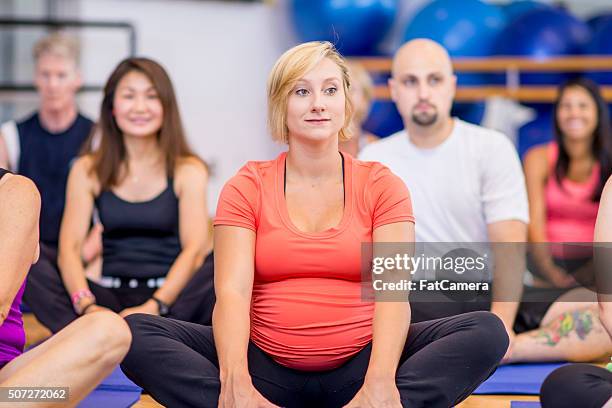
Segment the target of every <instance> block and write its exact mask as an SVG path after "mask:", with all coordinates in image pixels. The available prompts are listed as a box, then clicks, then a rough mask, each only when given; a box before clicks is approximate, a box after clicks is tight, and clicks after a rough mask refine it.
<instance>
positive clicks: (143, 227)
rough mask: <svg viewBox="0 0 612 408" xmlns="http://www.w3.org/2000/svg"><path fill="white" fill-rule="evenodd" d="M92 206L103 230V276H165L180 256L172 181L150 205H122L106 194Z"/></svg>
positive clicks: (123, 202) (177, 203) (111, 195)
mask: <svg viewBox="0 0 612 408" xmlns="http://www.w3.org/2000/svg"><path fill="white" fill-rule="evenodd" d="M95 204H96V208H97V209H98V213H99V216H100V221H101V222H102V225H103V226H104V232H103V233H102V246H103V253H102V259H103V264H102V275H104V276H114V277H122V278H139V279H148V278H158V277H162V276H166V274H167V273H168V270H169V269H170V266H171V265H172V263H173V262H174V260H175V259H176V257H177V256H178V255H179V253H180V252H181V244H180V239H179V211H178V207H179V202H178V198H177V197H176V195H175V194H174V188H173V183H172V179H168V186H167V187H166V189H165V190H164V191H163V192H161V193H160V194H159V195H158V196H157V197H155V198H153V199H151V200H149V201H141V202H129V201H125V200H123V199H121V198H119V197H118V196H117V195H116V194H115V193H113V192H112V191H110V190H107V191H103V192H102V193H101V194H100V195H99V196H98V197H97V198H96V200H95Z"/></svg>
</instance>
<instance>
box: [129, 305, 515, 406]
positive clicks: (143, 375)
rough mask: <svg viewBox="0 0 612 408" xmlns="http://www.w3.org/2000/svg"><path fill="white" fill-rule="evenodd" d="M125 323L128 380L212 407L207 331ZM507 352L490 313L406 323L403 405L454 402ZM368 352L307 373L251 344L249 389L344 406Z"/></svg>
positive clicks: (154, 319) (212, 358) (169, 400)
mask: <svg viewBox="0 0 612 408" xmlns="http://www.w3.org/2000/svg"><path fill="white" fill-rule="evenodd" d="M126 320H127V322H128V324H129V326H130V329H131V331H132V336H133V341H132V346H131V349H130V351H129V353H128V355H127V356H126V358H125V360H124V361H123V363H122V365H121V368H122V369H123V372H124V373H125V374H126V375H127V376H128V377H129V378H130V379H131V380H132V381H134V382H135V383H136V384H138V385H140V386H141V387H143V388H144V389H145V390H146V391H148V392H149V393H150V394H151V396H153V398H155V400H156V401H158V402H159V403H161V404H163V405H164V406H167V407H170V408H174V407H199V408H201V407H217V403H218V399H219V391H220V382H219V362H218V359H217V351H216V349H215V343H214V339H213V332H212V328H211V327H208V326H201V325H198V324H192V323H186V322H180V321H176V320H172V319H161V318H159V317H158V316H150V315H144V314H137V315H131V316H128V318H127V319H126ZM507 347H508V337H507V335H506V331H505V330H504V327H503V325H502V323H501V321H500V320H499V319H498V318H497V317H496V316H494V315H493V314H491V313H489V312H473V313H467V314H464V315H461V316H455V317H450V318H445V319H439V320H434V321H428V322H422V323H415V324H411V325H410V330H409V332H408V339H407V341H406V344H405V346H404V350H403V352H402V356H401V359H400V363H399V366H398V369H397V372H396V384H397V387H398V389H399V392H400V395H401V399H402V405H403V406H405V407H410V408H417V407H428V408H436V407H440V408H441V407H444V408H447V407H451V406H453V405H455V404H458V403H459V402H460V401H462V400H463V399H465V398H467V397H468V396H469V395H470V394H471V393H472V391H473V390H474V389H475V388H476V387H478V385H479V384H480V383H482V382H483V381H484V380H485V379H486V378H487V377H489V375H491V373H493V371H495V368H496V367H497V364H498V363H499V361H500V360H501V358H502V357H503V356H504V354H505V352H506V349H507ZM370 352H371V345H368V346H366V347H365V348H364V349H363V350H361V351H360V352H359V353H358V354H356V355H355V356H354V357H353V358H351V359H350V360H349V361H348V362H346V363H345V364H344V365H342V366H341V367H338V368H336V369H333V370H329V371H324V372H305V371H298V370H293V369H290V368H287V367H284V366H282V365H280V364H278V363H276V362H275V361H274V360H273V359H272V358H271V357H270V356H269V355H268V354H266V353H265V352H263V351H262V350H261V349H259V348H258V347H257V346H255V345H254V344H253V343H252V342H251V343H249V347H248V367H249V372H250V374H251V377H252V381H253V385H254V386H255V388H256V389H257V390H258V391H259V392H260V393H261V394H262V395H263V396H264V397H265V398H267V399H268V400H269V401H270V402H272V403H274V404H277V405H279V406H281V407H287V408H289V407H291V408H293V407H314V406H316V407H330V408H331V407H342V406H343V405H345V404H347V403H348V402H349V401H350V400H351V399H352V398H353V396H354V395H355V394H356V393H357V391H358V390H359V388H360V387H361V385H362V384H363V381H364V376H365V373H366V370H367V367H368V362H369V358H370Z"/></svg>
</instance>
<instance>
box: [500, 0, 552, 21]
mask: <svg viewBox="0 0 612 408" xmlns="http://www.w3.org/2000/svg"><path fill="white" fill-rule="evenodd" d="M550 7H551V6H549V5H548V4H545V3H542V2H539V1H533V0H521V1H512V2H510V3H508V4H506V5H503V6H502V10H503V11H504V13H506V20H507V21H508V24H511V23H512V21H514V20H516V19H517V18H518V17H520V16H522V15H523V14H525V13H527V12H529V11H532V10H544V9H548V8H550Z"/></svg>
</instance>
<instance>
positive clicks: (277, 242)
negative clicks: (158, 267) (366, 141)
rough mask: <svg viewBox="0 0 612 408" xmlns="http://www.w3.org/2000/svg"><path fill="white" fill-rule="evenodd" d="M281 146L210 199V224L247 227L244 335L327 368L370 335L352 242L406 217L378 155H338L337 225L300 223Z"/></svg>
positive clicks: (404, 193)
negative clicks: (251, 245)
mask: <svg viewBox="0 0 612 408" xmlns="http://www.w3.org/2000/svg"><path fill="white" fill-rule="evenodd" d="M285 158H286V153H282V154H281V155H280V156H278V157H277V158H276V159H275V160H271V161H263V162H249V163H247V164H246V165H245V166H244V167H243V168H242V169H240V171H239V172H238V174H237V175H236V176H234V177H233V178H232V179H230V180H229V181H228V182H227V184H226V185H225V187H224V188H223V191H222V192H221V196H220V198H219V203H218V205H217V216H216V217H215V221H214V225H215V226H217V225H231V226H237V227H243V228H248V229H250V230H253V231H255V233H256V244H255V276H254V283H253V296H252V301H251V336H250V337H251V341H253V343H255V345H257V346H258V347H259V348H261V349H262V350H263V351H265V352H266V353H268V354H269V355H270V356H272V358H273V359H274V360H275V361H277V362H278V363H279V364H282V365H284V366H287V367H290V368H293V369H297V370H304V371H320V370H329V369H333V368H336V367H338V366H340V365H342V364H343V363H344V362H346V361H347V360H348V359H349V358H351V357H352V356H353V355H355V354H356V353H358V352H359V351H360V350H361V349H362V348H363V347H365V346H366V345H367V344H368V343H369V342H370V341H371V340H372V319H373V314H374V304H373V303H372V302H371V301H369V300H368V301H366V300H362V296H361V290H362V283H361V281H362V279H361V244H362V242H372V232H373V230H374V229H375V228H377V227H380V226H382V225H386V224H391V223H396V222H406V221H407V222H414V218H413V216H412V206H411V202H410V196H409V194H408V189H407V188H406V186H405V184H404V183H403V182H402V181H401V179H399V178H398V177H397V176H395V175H394V174H393V173H391V171H390V170H389V169H387V168H386V167H385V166H383V165H382V164H380V163H377V162H362V161H359V160H355V159H353V158H352V157H351V156H349V155H348V154H344V158H345V162H344V175H345V176H344V177H345V178H344V186H345V206H344V214H343V216H342V220H341V221H340V223H339V224H338V225H337V226H335V227H333V228H330V229H328V230H325V231H321V232H314V233H310V232H303V231H300V230H299V229H298V228H297V227H296V226H295V225H293V223H292V222H291V219H290V217H289V213H288V211H287V206H286V202H285V195H284V169H285Z"/></svg>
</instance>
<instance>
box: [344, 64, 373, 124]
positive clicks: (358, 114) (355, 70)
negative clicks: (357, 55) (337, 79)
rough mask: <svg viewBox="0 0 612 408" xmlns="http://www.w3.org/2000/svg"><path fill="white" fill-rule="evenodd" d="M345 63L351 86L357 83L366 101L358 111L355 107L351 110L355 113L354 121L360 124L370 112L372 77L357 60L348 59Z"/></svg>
mask: <svg viewBox="0 0 612 408" xmlns="http://www.w3.org/2000/svg"><path fill="white" fill-rule="evenodd" d="M346 65H347V67H348V70H349V75H350V76H351V79H352V82H351V83H352V84H353V88H354V87H355V85H357V84H358V85H359V87H360V88H361V92H362V93H363V97H364V99H365V102H366V106H365V107H362V109H360V110H359V111H358V109H356V108H355V111H354V112H353V114H354V115H355V118H354V119H356V122H358V123H359V125H361V123H362V122H363V121H365V120H366V119H367V117H368V113H369V112H370V108H371V106H372V100H373V99H374V82H373V81H372V77H371V76H370V74H369V73H368V71H367V70H366V69H365V67H364V66H363V65H362V64H360V63H359V62H356V61H348V62H347V64H346ZM354 89H355V88H354Z"/></svg>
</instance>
